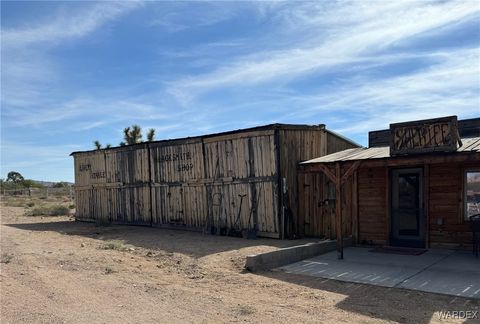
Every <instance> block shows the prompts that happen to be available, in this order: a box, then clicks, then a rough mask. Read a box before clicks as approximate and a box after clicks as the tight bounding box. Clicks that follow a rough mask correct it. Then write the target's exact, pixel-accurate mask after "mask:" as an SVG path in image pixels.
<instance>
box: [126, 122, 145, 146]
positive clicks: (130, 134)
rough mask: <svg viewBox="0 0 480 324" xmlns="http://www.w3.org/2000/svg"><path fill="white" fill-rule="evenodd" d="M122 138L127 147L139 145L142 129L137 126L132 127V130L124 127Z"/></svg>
mask: <svg viewBox="0 0 480 324" xmlns="http://www.w3.org/2000/svg"><path fill="white" fill-rule="evenodd" d="M123 138H124V139H125V142H126V143H127V144H128V145H130V144H135V143H141V142H142V129H141V128H140V126H138V125H133V126H132V128H130V127H126V128H124V129H123Z"/></svg>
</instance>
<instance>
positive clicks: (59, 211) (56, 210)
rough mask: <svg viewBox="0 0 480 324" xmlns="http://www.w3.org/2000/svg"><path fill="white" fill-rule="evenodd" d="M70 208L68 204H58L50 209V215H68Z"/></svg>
mask: <svg viewBox="0 0 480 324" xmlns="http://www.w3.org/2000/svg"><path fill="white" fill-rule="evenodd" d="M69 212H70V209H69V208H68V207H66V206H62V205H56V206H53V207H51V209H50V216H61V215H68V213H69Z"/></svg>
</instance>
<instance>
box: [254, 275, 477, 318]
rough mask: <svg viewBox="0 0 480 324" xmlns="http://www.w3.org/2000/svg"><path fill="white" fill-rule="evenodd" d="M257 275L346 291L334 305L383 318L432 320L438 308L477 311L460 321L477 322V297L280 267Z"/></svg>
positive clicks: (438, 313) (436, 316)
mask: <svg viewBox="0 0 480 324" xmlns="http://www.w3.org/2000/svg"><path fill="white" fill-rule="evenodd" d="M259 275H262V276H265V277H268V278H271V279H276V280H281V281H285V282H288V283H293V284H296V285H301V286H305V287H309V288H313V289H319V290H324V291H329V292H333V293H336V294H341V295H345V296H347V297H346V298H344V299H343V300H342V301H340V302H339V303H337V304H336V307H337V308H340V309H343V310H345V311H348V312H354V313H359V314H362V315H365V316H370V317H375V318H378V319H382V320H387V321H395V322H399V323H430V321H431V320H434V321H438V320H440V318H439V316H440V313H441V312H444V311H457V310H458V311H478V313H477V314H478V315H477V318H476V319H472V320H470V319H466V321H464V322H463V323H479V322H480V301H479V300H475V299H469V298H462V297H452V296H447V295H439V294H433V293H425V292H419V291H413V290H407V289H402V288H387V287H380V286H373V285H366V284H358V283H352V282H343V281H338V280H332V279H325V278H318V277H311V276H304V275H298V274H289V273H286V272H283V271H281V270H274V271H266V272H262V273H259ZM419 301H420V302H419ZM450 321H451V320H450Z"/></svg>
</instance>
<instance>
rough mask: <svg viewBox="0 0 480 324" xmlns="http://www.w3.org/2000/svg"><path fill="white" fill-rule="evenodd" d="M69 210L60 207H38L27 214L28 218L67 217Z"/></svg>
mask: <svg viewBox="0 0 480 324" xmlns="http://www.w3.org/2000/svg"><path fill="white" fill-rule="evenodd" d="M69 212H70V209H68V207H66V206H62V205H53V206H39V207H35V208H34V209H32V210H31V211H30V212H28V213H27V215H28V216H62V215H68V213H69Z"/></svg>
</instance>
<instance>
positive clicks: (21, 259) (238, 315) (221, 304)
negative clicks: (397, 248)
mask: <svg viewBox="0 0 480 324" xmlns="http://www.w3.org/2000/svg"><path fill="white" fill-rule="evenodd" d="M62 203H63V204H65V205H68V201H67V200H64V201H62ZM15 205H20V206H22V207H15ZM31 205H32V204H26V203H24V204H12V203H11V202H9V201H8V199H7V200H5V199H3V201H2V203H1V232H0V233H1V264H0V265H1V273H0V282H1V295H0V296H1V322H2V323H159V322H161V323H168V322H191V323H217V322H259V323H269V322H277V323H278V322H280V323H287V322H288V323H396V322H399V323H437V322H452V321H453V320H452V319H448V320H444V319H440V318H439V312H441V311H447V310H452V311H453V310H471V311H478V310H480V302H479V301H478V300H477V301H475V300H470V299H464V298H456V297H450V296H443V295H436V294H429V293H422V292H414V291H408V290H402V289H391V288H382V287H375V286H369V285H360V284H352V283H345V282H338V281H333V280H325V279H318V278H310V277H302V276H297V275H295V276H294V275H288V274H286V273H283V272H281V271H268V272H262V273H256V274H253V273H249V272H247V271H245V270H244V262H245V256H246V255H248V254H254V253H258V252H262V251H269V250H273V249H278V248H280V247H284V246H290V245H295V244H299V243H302V241H300V240H297V241H280V240H274V239H257V240H246V239H242V238H233V237H223V236H211V235H204V234H201V233H196V232H187V231H175V230H165V229H157V228H149V227H135V226H119V225H118V226H106V227H105V226H102V227H100V226H96V225H95V224H91V223H82V222H76V221H75V220H74V218H73V217H72V215H69V216H54V217H53V216H27V215H28V214H29V208H31V207H32V206H31ZM453 322H454V321H453ZM457 322H462V321H461V320H459V321H457ZM468 323H473V322H472V321H470V322H468Z"/></svg>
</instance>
